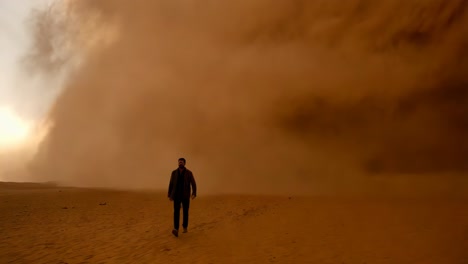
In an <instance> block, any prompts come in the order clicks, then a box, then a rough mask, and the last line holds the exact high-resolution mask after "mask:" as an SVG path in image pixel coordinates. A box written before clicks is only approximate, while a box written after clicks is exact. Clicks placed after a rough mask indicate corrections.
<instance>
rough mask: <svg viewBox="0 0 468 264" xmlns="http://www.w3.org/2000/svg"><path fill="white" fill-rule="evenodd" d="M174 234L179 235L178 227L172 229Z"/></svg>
mask: <svg viewBox="0 0 468 264" xmlns="http://www.w3.org/2000/svg"><path fill="white" fill-rule="evenodd" d="M172 234H173V235H174V236H175V237H179V230H177V229H174V230H172Z"/></svg>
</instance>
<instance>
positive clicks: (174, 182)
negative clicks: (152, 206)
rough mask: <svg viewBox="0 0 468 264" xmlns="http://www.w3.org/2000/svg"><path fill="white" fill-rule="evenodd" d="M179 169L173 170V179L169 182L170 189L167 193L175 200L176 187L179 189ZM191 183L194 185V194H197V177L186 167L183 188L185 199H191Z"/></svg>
mask: <svg viewBox="0 0 468 264" xmlns="http://www.w3.org/2000/svg"><path fill="white" fill-rule="evenodd" d="M178 170H179V169H176V170H174V171H173V172H172V174H171V181H170V182H169V191H168V193H167V196H168V197H169V198H171V199H172V200H174V198H175V194H176V189H177V176H178ZM190 185H191V186H192V190H193V192H192V194H193V195H195V196H197V184H196V183H195V178H194V177H193V173H192V172H191V171H190V170H188V169H185V173H184V188H183V190H184V191H183V194H182V197H181V198H183V199H190V196H191V193H190V191H191V190H190Z"/></svg>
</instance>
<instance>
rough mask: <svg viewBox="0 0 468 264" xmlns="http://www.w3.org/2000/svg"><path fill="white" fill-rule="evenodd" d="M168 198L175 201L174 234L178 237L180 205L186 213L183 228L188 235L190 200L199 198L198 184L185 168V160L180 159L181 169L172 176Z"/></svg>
mask: <svg viewBox="0 0 468 264" xmlns="http://www.w3.org/2000/svg"><path fill="white" fill-rule="evenodd" d="M190 187H191V188H190ZM191 190H193V192H191ZM167 196H168V197H169V200H170V201H174V230H172V234H173V235H174V236H176V237H178V236H179V222H180V221H179V219H180V204H182V208H183V211H184V215H183V222H182V227H183V228H184V233H187V227H188V219H189V206H190V198H192V199H195V197H197V184H196V183H195V178H194V177H193V174H192V172H191V171H190V170H188V169H187V168H185V159H184V158H180V159H179V168H178V169H176V170H174V171H173V172H172V174H171V181H170V182H169V191H168V194H167Z"/></svg>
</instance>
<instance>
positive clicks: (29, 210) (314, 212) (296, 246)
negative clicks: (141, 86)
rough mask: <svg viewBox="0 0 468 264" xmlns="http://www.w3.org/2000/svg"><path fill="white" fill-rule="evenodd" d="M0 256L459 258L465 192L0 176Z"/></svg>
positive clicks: (467, 226) (464, 234)
mask: <svg viewBox="0 0 468 264" xmlns="http://www.w3.org/2000/svg"><path fill="white" fill-rule="evenodd" d="M0 186H1V187H0V234H1V235H2V236H1V243H0V263H171V262H174V263H340V264H341V263H424V264H428V263H441V264H442V263H443V264H449V263H468V251H467V249H468V199H461V198H440V197H432V198H431V197H424V198H423V197H412V198H411V197H389V196H387V197H376V196H374V197H356V196H355V197H332V196H320V197H318V196H315V197H313V196H310V197H295V196H292V197H286V196H247V195H219V196H207V197H203V196H201V197H198V198H197V199H196V200H195V201H194V202H193V203H192V207H191V219H190V220H191V221H190V226H189V233H187V234H181V235H180V236H179V238H175V237H173V236H172V235H171V233H170V230H171V220H172V218H171V214H172V211H171V210H172V207H171V204H170V203H169V202H168V200H167V199H166V197H165V194H164V193H162V192H160V193H158V192H129V191H115V190H99V189H79V188H59V187H50V186H47V187H45V188H44V187H41V186H39V185H38V186H36V187H35V188H31V185H26V187H27V188H18V186H16V187H12V186H11V184H10V185H9V184H4V183H3V184H0Z"/></svg>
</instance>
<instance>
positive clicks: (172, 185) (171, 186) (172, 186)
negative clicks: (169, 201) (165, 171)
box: [167, 173, 174, 198]
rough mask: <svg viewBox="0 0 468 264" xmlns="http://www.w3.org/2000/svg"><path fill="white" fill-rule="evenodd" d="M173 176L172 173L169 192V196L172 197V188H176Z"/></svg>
mask: <svg viewBox="0 0 468 264" xmlns="http://www.w3.org/2000/svg"><path fill="white" fill-rule="evenodd" d="M173 177H174V175H173V174H172V173H171V179H170V181H169V190H168V192H167V197H169V198H170V197H171V193H172V188H174V184H173V183H172V182H173V180H172V178H173Z"/></svg>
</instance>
